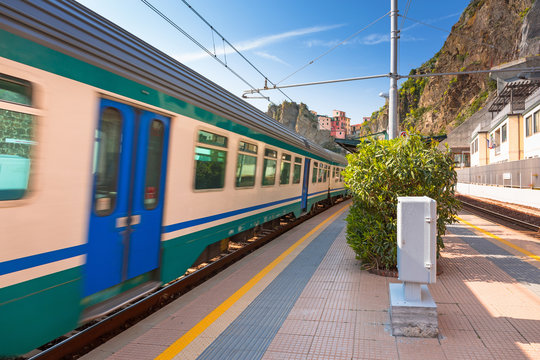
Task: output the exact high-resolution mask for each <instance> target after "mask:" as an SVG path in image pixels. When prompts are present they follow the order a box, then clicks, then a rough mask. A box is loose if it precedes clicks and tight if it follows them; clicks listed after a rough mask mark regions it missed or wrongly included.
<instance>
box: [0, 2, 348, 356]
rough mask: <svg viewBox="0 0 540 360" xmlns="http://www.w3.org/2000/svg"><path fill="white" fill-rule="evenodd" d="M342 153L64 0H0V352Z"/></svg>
mask: <svg viewBox="0 0 540 360" xmlns="http://www.w3.org/2000/svg"><path fill="white" fill-rule="evenodd" d="M345 165H346V162H345V158H344V157H342V156H340V155H337V154H334V153H332V152H329V151H327V150H325V149H322V148H321V147H320V146H318V145H316V144H314V143H312V142H310V141H308V140H306V139H304V138H303V137H301V136H299V135H298V134H296V133H294V132H292V131H290V130H288V129H287V128H285V127H283V126H281V125H280V124H279V123H277V122H275V121H273V120H272V119H270V118H269V117H267V116H266V115H265V114H264V113H262V112H261V111H259V110H257V109H255V108H254V107H252V106H250V105H249V104H246V103H245V102H244V101H242V100H241V99H239V98H237V97H236V96H233V95H232V94H230V93H229V92H227V91H226V90H224V89H222V88H221V87H219V86H217V85H216V84H214V83H212V82H211V81H209V80H207V79H206V78H204V77H202V76H201V75H199V74H197V73H196V72H194V71H192V70H190V69H189V68H187V67H185V66H184V65H182V64H180V63H178V62H177V61H175V60H173V59H172V58H170V57H168V56H167V55H165V54H163V53H161V52H160V51H158V50H156V49H155V48H153V47H151V46H150V45H148V44H146V43H145V42H143V41H141V40H140V39H138V38H136V37H134V36H133V35H131V34H129V33H127V32H126V31H124V30H122V29H120V28H118V27H117V26H116V25H114V24H113V23H111V22H109V21H107V20H106V19H104V18H102V17H100V16H98V15H97V14H95V13H93V12H91V11H90V10H88V9H86V8H85V7H83V6H81V5H79V4H78V3H76V2H74V1H71V0H69V1H68V0H54V1H53V0H51V1H45V0H33V1H10V0H0V357H1V356H2V355H4V356H5V355H15V354H22V353H25V352H27V351H29V350H31V349H33V348H35V347H37V346H40V345H42V344H44V343H46V342H48V341H49V340H51V339H53V338H55V337H57V336H60V335H62V334H64V333H66V332H68V331H70V330H71V329H73V328H75V327H76V326H77V325H79V324H81V322H84V321H85V320H86V319H89V318H91V317H93V316H97V315H99V314H101V313H104V312H107V311H108V310H110V309H112V308H114V307H115V306H118V305H119V304H121V303H123V302H125V301H127V300H129V299H132V298H135V297H138V296H140V295H141V294H144V293H145V292H147V291H150V290H151V289H154V288H156V287H159V286H161V285H162V284H164V283H167V282H169V281H171V280H173V279H175V278H177V277H179V276H181V275H183V274H184V273H185V271H186V269H187V268H189V267H190V266H191V265H192V264H193V263H194V262H195V261H196V260H197V258H199V256H200V255H201V253H203V252H204V251H205V249H207V247H208V246H211V245H212V244H215V243H217V242H220V241H222V240H223V239H227V238H230V237H231V236H235V235H237V234H242V233H243V232H246V231H248V230H249V229H252V228H254V227H255V226H257V225H260V224H263V223H266V222H268V221H272V220H273V219H276V218H279V217H281V216H283V215H286V214H291V213H294V215H296V216H299V215H300V214H301V213H303V212H305V211H309V210H310V209H311V208H312V206H313V205H314V204H316V203H317V202H319V201H322V200H326V199H329V198H330V199H331V198H334V197H339V196H342V195H343V194H344V193H345V190H344V186H343V178H342V176H341V170H342V169H343V167H344V166H345Z"/></svg>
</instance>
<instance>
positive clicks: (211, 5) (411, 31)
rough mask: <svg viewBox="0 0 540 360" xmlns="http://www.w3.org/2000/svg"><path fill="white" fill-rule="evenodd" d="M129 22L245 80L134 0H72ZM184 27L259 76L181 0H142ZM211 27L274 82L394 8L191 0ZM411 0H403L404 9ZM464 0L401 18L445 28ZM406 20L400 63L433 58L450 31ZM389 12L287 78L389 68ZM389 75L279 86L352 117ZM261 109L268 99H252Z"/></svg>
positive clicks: (417, 1) (367, 110)
mask: <svg viewBox="0 0 540 360" xmlns="http://www.w3.org/2000/svg"><path fill="white" fill-rule="evenodd" d="M78 1H79V2H80V3H82V4H83V5H85V6H87V7H89V8H91V9H92V10H94V11H96V12H97V13H99V14H101V15H102V16H104V17H106V18H107V19H109V20H111V21H112V22H114V23H116V24H118V25H119V26H121V27H123V28H124V29H126V30H127V31H129V32H131V33H133V34H134V35H136V36H138V37H140V38H141V39H143V40H145V41H146V42H148V43H150V44H151V45H153V46H155V47H157V48H158V49H160V50H161V51H163V52H165V53H167V54H168V55H170V56H172V57H174V58H176V59H177V60H179V61H181V62H182V63H184V64H185V65H187V66H189V67H190V68H192V69H193V70H195V71H197V72H199V73H200V74H202V75H204V76H205V77H207V78H209V79H210V80H212V81H214V82H216V83H217V84H219V85H220V86H222V87H224V88H225V89H227V90H229V91H230V92H232V93H233V94H235V95H237V96H241V95H242V93H243V91H244V90H248V89H249V86H248V85H246V84H245V83H244V82H242V81H241V80H240V79H238V78H237V77H235V76H234V75H233V74H232V73H231V72H230V71H229V70H227V69H226V68H225V67H223V66H222V65H220V64H219V63H218V62H217V61H215V60H214V59H213V58H211V57H210V56H208V55H207V54H206V53H204V52H203V51H202V50H201V49H200V48H199V47H198V46H197V45H195V44H194V43H193V42H192V41H190V40H188V39H187V38H186V36H185V35H183V34H182V33H181V32H179V31H178V30H176V29H175V28H174V27H172V26H171V25H170V24H169V23H167V22H166V21H165V20H163V19H162V18H161V17H159V16H158V15H157V14H156V13H154V12H153V11H152V10H151V9H150V8H149V7H147V6H146V5H145V4H144V3H143V2H142V1H138V0H78ZM147 1H148V2H149V3H151V4H152V5H153V6H154V7H155V8H157V9H159V10H160V11H161V12H162V13H164V14H165V15H166V16H167V17H169V18H170V19H171V20H172V21H174V22H175V23H176V24H178V25H179V26H180V27H181V28H182V29H184V30H185V31H186V32H187V33H189V35H190V36H192V37H193V38H195V39H196V40H197V41H198V42H200V43H201V44H203V45H204V46H205V47H207V48H208V49H209V50H210V51H211V52H212V53H213V52H214V48H215V54H216V55H217V56H218V57H219V58H220V59H221V60H222V61H225V59H226V62H227V64H228V66H229V67H230V68H231V69H233V70H234V71H235V72H236V73H238V74H240V75H241V76H242V77H243V78H244V79H245V80H246V81H247V82H249V83H250V84H251V85H253V86H254V87H256V88H261V87H263V86H264V78H263V77H262V76H261V75H259V74H258V73H257V72H256V71H255V70H253V69H252V68H251V67H250V65H248V64H247V63H246V62H245V61H244V60H242V59H241V58H240V56H238V55H237V54H235V53H233V52H231V51H232V50H231V48H230V47H228V46H225V47H224V45H223V42H222V40H221V39H220V38H219V37H218V36H217V35H216V34H214V36H212V31H211V30H210V29H209V28H208V26H207V25H205V24H204V23H203V22H202V21H201V20H200V19H199V18H198V17H197V16H196V15H195V14H194V13H193V12H192V11H191V10H190V9H189V8H188V7H187V6H186V5H185V4H184V3H183V2H182V1H181V0H147ZM187 2H188V3H189V4H190V5H191V6H192V7H193V8H194V9H195V10H197V12H199V13H200V14H201V15H202V16H203V17H204V18H205V19H206V20H207V21H208V22H209V23H210V24H212V26H213V27H214V28H215V29H216V30H218V31H219V32H220V33H221V34H222V35H223V36H224V37H225V38H226V39H227V40H228V41H230V42H231V43H232V44H233V45H234V46H235V47H236V48H237V49H239V50H241V52H242V53H243V54H244V56H245V57H246V58H248V59H249V60H250V61H251V62H252V63H253V64H254V65H255V66H257V68H258V69H259V70H260V71H261V72H262V73H264V74H265V75H266V76H267V77H268V79H270V80H271V81H273V82H274V83H277V82H279V81H281V80H282V79H284V78H285V77H287V76H288V75H290V74H291V73H293V72H295V71H296V70H298V69H299V68H301V67H302V66H304V65H306V64H307V63H309V62H310V61H311V60H314V59H315V58H317V57H319V56H320V55H322V54H323V53H325V52H326V51H328V50H330V49H331V48H332V47H333V46H335V45H336V44H338V43H340V42H341V41H343V40H345V39H346V38H348V37H349V36H350V35H352V34H354V33H356V32H357V31H359V30H360V29H363V28H364V27H366V26H367V25H369V24H370V23H372V22H373V21H375V20H377V19H378V18H380V17H381V16H384V15H385V14H386V13H387V12H389V10H390V0H372V1H365V0H334V1H321V0H310V1H307V0H289V1H284V0H273V1H260V0H250V1H246V0H244V1H240V0H227V1H223V0H187ZM407 3H408V1H406V0H399V1H398V7H399V11H400V14H403V13H404V11H405V10H406V9H405V8H406V5H407ZM468 3H469V0H452V1H433V0H431V1H429V0H411V1H410V6H409V10H408V12H407V17H410V18H413V19H415V20H420V21H422V22H425V23H429V24H431V25H433V26H436V27H439V28H442V29H446V30H447V31H450V30H451V28H452V25H454V24H455V23H456V22H457V21H458V19H459V16H460V14H461V13H462V12H463V10H464V9H465V8H466V7H467V5H468ZM398 24H399V27H400V29H402V32H401V34H400V35H401V39H400V47H399V55H400V56H399V59H398V63H399V72H400V73H401V74H408V73H409V71H410V69H412V68H415V67H418V66H420V65H421V64H422V63H423V62H425V61H427V60H428V59H430V58H431V57H432V56H433V55H434V54H435V53H436V52H437V51H439V50H440V48H441V46H442V45H443V44H444V41H445V39H446V37H447V36H448V33H445V32H442V31H438V30H435V29H432V28H430V27H426V26H424V25H420V24H416V23H414V22H412V21H410V20H406V19H402V18H400V19H399V22H398ZM389 32H390V18H389V17H388V16H387V17H385V18H383V19H382V20H380V21H379V22H377V23H376V24H375V25H373V26H371V27H369V28H367V29H366V30H364V31H362V32H361V33H359V34H358V35H357V36H356V37H354V38H352V39H351V40H349V41H347V42H346V43H345V44H343V45H341V46H339V47H337V48H336V49H335V50H333V51H332V52H330V53H329V54H327V55H325V56H324V57H322V58H320V59H319V60H317V61H315V62H314V63H313V64H311V65H309V66H307V67H306V68H305V69H303V70H302V71H300V72H298V73H296V74H295V75H293V76H292V77H290V78H288V79H286V80H284V81H283V82H282V83H281V84H283V85H285V84H298V83H305V82H314V81H322V80H331V79H341V78H351V77H360V76H367V75H376V74H385V73H388V72H389V68H390V60H389V56H390V43H389ZM388 86H389V80H388V79H387V78H383V79H374V80H362V81H354V82H346V83H338V84H328V85H316V86H309V87H300V88H290V89H284V90H283V92H284V93H285V94H286V95H288V96H289V97H290V98H291V99H292V100H294V101H296V102H298V103H299V102H303V103H305V104H307V105H308V106H309V108H310V109H311V110H315V111H317V112H318V113H319V114H330V113H331V112H332V110H334V109H339V110H343V111H345V112H346V113H347V116H349V117H350V118H351V122H352V123H359V122H361V120H362V117H364V116H370V115H371V113H372V112H373V111H375V110H377V109H379V108H380V107H381V106H382V105H384V99H382V98H380V97H379V96H378V94H379V93H381V92H387V91H388ZM265 95H266V96H270V99H271V100H272V101H273V102H274V103H277V104H279V103H281V102H282V101H283V100H285V99H286V98H285V97H284V96H283V95H282V94H281V93H280V92H278V91H277V90H272V91H267V92H265ZM248 102H249V103H250V104H252V105H254V106H256V107H257V108H259V109H261V110H263V111H266V109H267V107H268V104H269V103H268V101H266V100H248Z"/></svg>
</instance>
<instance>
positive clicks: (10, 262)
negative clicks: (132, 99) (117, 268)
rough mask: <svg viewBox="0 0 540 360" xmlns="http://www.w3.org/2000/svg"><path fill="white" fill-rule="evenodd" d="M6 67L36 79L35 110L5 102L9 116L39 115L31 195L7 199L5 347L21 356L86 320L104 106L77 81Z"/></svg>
mask: <svg viewBox="0 0 540 360" xmlns="http://www.w3.org/2000/svg"><path fill="white" fill-rule="evenodd" d="M0 69H2V70H1V72H2V73H4V74H6V75H9V76H12V77H14V78H17V79H22V80H25V81H29V82H30V84H31V91H32V97H33V100H32V102H33V105H32V107H31V108H28V109H24V108H23V107H21V106H15V105H11V104H5V103H3V104H1V105H0V108H2V109H3V110H2V111H3V113H2V114H3V115H4V116H10V115H9V114H11V115H13V114H15V115H16V114H20V113H24V112H26V113H33V114H32V117H33V126H32V127H33V129H26V130H29V131H32V132H33V139H34V140H33V141H34V142H35V143H34V145H31V172H30V177H29V188H28V190H27V192H26V194H25V196H24V197H23V198H22V199H19V200H7V201H0V219H2V220H1V221H0V233H1V234H3V235H2V237H3V238H4V239H5V236H7V237H8V238H9V240H10V241H2V251H1V252H0V262H4V263H3V267H2V272H1V276H0V287H1V289H0V299H1V302H2V303H1V304H0V318H1V319H2V326H1V327H0V339H1V346H0V347H1V348H2V350H3V352H4V351H6V352H7V353H10V354H17V353H20V352H21V349H24V350H28V349H31V348H32V347H31V346H32V344H33V345H34V346H35V344H36V341H37V343H39V342H40V341H42V342H46V341H48V340H49V339H50V338H51V336H59V335H62V334H63V333H65V332H66V331H68V330H70V329H72V328H73V327H74V326H75V325H76V324H77V322H78V320H79V313H80V296H81V292H80V290H81V283H82V265H83V264H84V258H85V243H86V238H87V218H88V216H87V214H88V199H89V189H90V160H91V149H92V143H93V129H94V123H95V121H94V118H95V114H96V102H95V101H94V99H95V96H94V92H93V90H92V89H91V88H90V87H87V86H81V85H80V84H79V83H77V82H75V81H72V80H69V79H66V78H62V77H59V76H56V75H53V74H50V73H47V72H45V71H41V70H38V69H35V68H31V67H28V66H25V65H22V64H19V63H16V62H13V61H10V60H7V59H4V58H0ZM12 123H13V122H12ZM19 130H20V129H19ZM8 131H9V130H8ZM12 134H13V133H12ZM32 323H35V324H49V325H48V326H29V325H28V324H32ZM21 334H25V335H24V336H21ZM26 341H30V343H29V344H26V343H25V342H26ZM24 350H22V351H24Z"/></svg>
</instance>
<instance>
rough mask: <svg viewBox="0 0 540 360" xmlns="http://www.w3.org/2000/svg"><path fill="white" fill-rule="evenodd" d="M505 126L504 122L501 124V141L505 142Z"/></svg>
mask: <svg viewBox="0 0 540 360" xmlns="http://www.w3.org/2000/svg"><path fill="white" fill-rule="evenodd" d="M507 128H508V127H507V126H506V124H504V125H503V126H501V143H505V142H506V138H507V132H506V130H507Z"/></svg>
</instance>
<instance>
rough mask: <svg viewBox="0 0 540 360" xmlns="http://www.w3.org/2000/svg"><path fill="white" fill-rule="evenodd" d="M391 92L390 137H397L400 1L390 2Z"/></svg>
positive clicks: (389, 93)
mask: <svg viewBox="0 0 540 360" xmlns="http://www.w3.org/2000/svg"><path fill="white" fill-rule="evenodd" d="M390 3H391V4H390V9H391V10H390V30H391V32H390V90H389V91H388V95H389V99H388V137H389V139H395V138H396V137H397V127H398V114H397V100H398V92H397V81H398V73H397V72H398V71H397V60H398V59H397V41H398V38H399V31H398V27H397V24H398V0H390Z"/></svg>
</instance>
